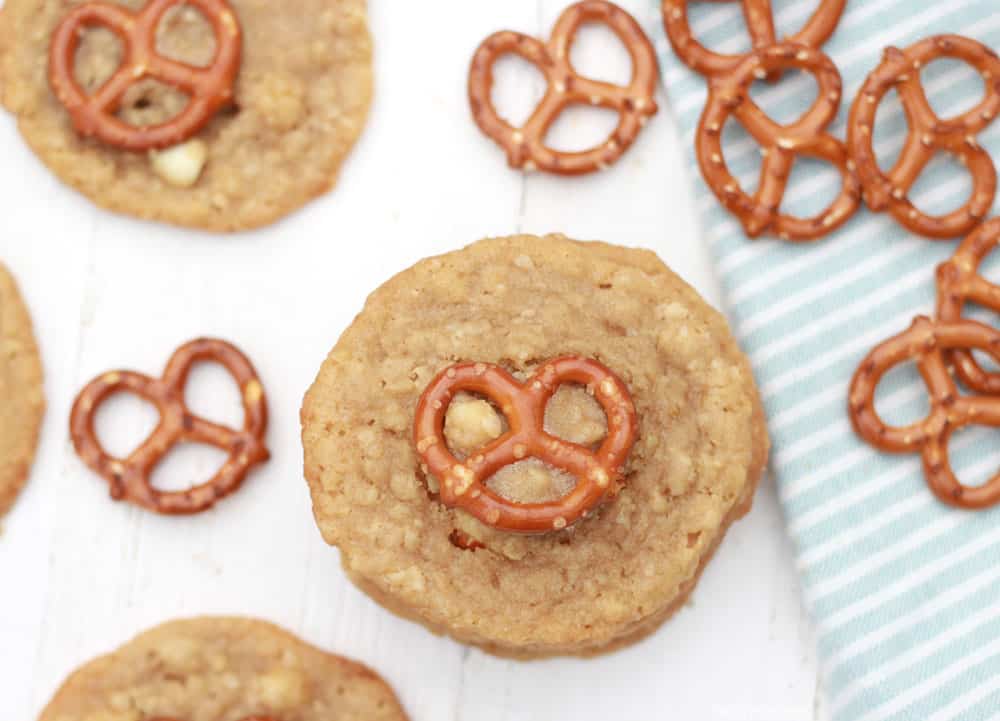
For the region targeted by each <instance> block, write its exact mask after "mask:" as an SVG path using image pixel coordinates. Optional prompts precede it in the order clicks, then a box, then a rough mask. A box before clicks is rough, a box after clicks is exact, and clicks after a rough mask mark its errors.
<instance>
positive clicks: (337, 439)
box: [302, 236, 768, 656]
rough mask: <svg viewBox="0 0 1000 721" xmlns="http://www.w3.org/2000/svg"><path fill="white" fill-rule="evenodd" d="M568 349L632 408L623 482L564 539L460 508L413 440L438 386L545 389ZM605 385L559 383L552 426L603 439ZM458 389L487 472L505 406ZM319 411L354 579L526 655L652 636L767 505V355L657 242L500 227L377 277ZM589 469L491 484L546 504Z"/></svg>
mask: <svg viewBox="0 0 1000 721" xmlns="http://www.w3.org/2000/svg"><path fill="white" fill-rule="evenodd" d="M566 355H575V356H581V357H585V358H590V359H593V360H596V361H598V362H599V363H601V364H603V365H604V366H605V367H607V368H608V369H610V371H612V372H613V373H614V374H615V375H616V376H617V377H618V378H620V379H621V381H622V382H623V384H624V386H625V387H626V388H627V390H628V393H629V394H630V396H631V399H632V400H633V402H634V405H635V411H636V417H637V421H638V438H637V440H636V442H635V444H634V445H633V446H632V447H631V450H630V453H629V456H628V459H627V461H626V462H625V464H624V467H623V468H621V471H622V474H621V475H622V480H621V483H620V485H617V486H615V487H614V488H613V489H611V490H610V492H609V493H608V496H607V498H606V499H605V500H604V501H603V503H602V504H601V505H599V506H598V507H597V508H596V509H595V510H593V511H591V512H590V513H588V514H587V515H586V516H585V517H583V518H581V519H580V520H578V521H577V522H575V523H571V524H568V525H567V526H566V527H564V528H563V529H562V530H558V531H551V532H548V533H532V534H527V533H514V532H510V531H504V530H500V529H499V528H496V527H492V526H490V525H486V523H484V522H481V521H479V520H476V519H474V518H473V517H472V516H471V515H470V514H468V513H466V512H465V511H463V510H460V509H458V508H455V507H447V506H445V505H444V503H442V502H441V500H442V496H443V494H442V493H441V491H442V488H441V483H442V479H440V478H437V477H435V476H434V474H433V473H429V472H427V470H425V468H427V465H426V464H423V466H424V467H422V459H421V454H422V453H424V452H425V451H426V443H427V442H425V441H423V439H420V440H416V441H415V438H414V435H413V424H414V420H415V418H414V416H415V413H416V410H417V405H418V400H419V399H420V397H421V395H422V394H423V393H424V391H425V389H426V388H427V387H428V385H429V384H431V383H432V381H433V380H434V379H435V378H439V377H440V376H439V374H441V373H443V374H444V377H448V373H449V370H448V369H449V367H450V366H452V365H453V364H456V363H467V362H471V363H473V364H481V366H480V369H481V370H483V372H484V373H485V372H492V371H488V369H487V368H488V367H487V365H486V364H495V365H497V366H499V367H501V368H503V369H504V370H506V371H507V372H508V373H510V374H512V375H513V377H514V379H515V380H516V381H517V382H520V383H523V382H524V381H526V380H528V381H529V385H530V384H532V383H533V382H534V381H533V380H531V379H533V378H544V377H545V368H546V366H547V365H551V364H550V363H549V362H550V361H552V360H553V359H555V358H557V357H561V356H566ZM473 368H475V366H473ZM536 373H540V375H537V376H536V375H533V374H536ZM595 392H596V393H598V394H599V393H601V392H603V390H602V389H601V388H598V389H594V388H588V387H584V386H583V385H578V384H572V383H570V384H567V385H563V386H561V387H560V388H559V389H558V390H557V391H556V392H555V395H554V396H553V397H552V399H551V400H550V401H549V404H548V407H547V410H546V411H545V419H544V428H545V431H546V432H547V433H549V434H551V435H552V436H554V437H557V438H558V439H562V440H565V441H568V442H571V443H574V444H577V446H580V447H585V448H591V449H594V448H597V447H598V446H599V445H600V444H601V443H602V442H603V441H602V439H603V438H604V436H605V435H606V432H607V428H608V423H607V418H606V416H605V413H604V411H603V410H602V407H601V405H599V404H598V403H597V402H596V400H595V395H594V394H595ZM448 402H449V403H450V405H449V406H448V407H447V410H446V413H445V416H444V420H443V435H444V438H445V439H446V442H447V446H448V449H449V451H450V452H452V453H454V454H455V456H456V457H458V458H464V459H467V460H466V461H465V462H466V463H467V464H468V467H475V464H476V461H477V456H478V455H481V453H482V452H481V451H479V450H477V449H482V448H484V447H488V446H489V444H491V443H500V442H502V439H503V438H504V434H505V433H506V432H508V430H510V429H508V425H509V424H508V418H507V417H506V415H505V413H504V412H502V410H501V408H499V407H498V405H497V403H496V400H495V398H489V397H482V396H479V395H478V394H477V393H475V392H472V393H464V392H463V393H457V394H455V395H454V396H453V397H451V398H450V400H449V401H448ZM605 407H608V406H605ZM508 410H509V409H508ZM302 423H303V445H304V448H305V474H306V478H307V479H308V481H309V486H310V489H311V492H312V497H313V508H314V512H315V516H316V520H317V523H318V525H319V527H320V530H321V531H322V533H323V536H324V538H325V539H326V540H327V541H328V542H329V543H331V544H334V545H336V546H338V547H339V548H340V550H341V553H342V558H343V563H344V567H345V569H346V570H347V572H348V574H349V575H350V577H351V578H352V579H353V580H354V581H355V582H356V583H357V584H358V585H359V586H361V587H362V588H363V589H364V590H366V591H367V592H369V593H370V594H371V595H372V596H373V597H375V598H376V599H377V600H379V601H380V602H381V603H383V604H384V605H386V606H388V607H389V608H391V609H392V610H394V611H396V612H398V613H400V614H402V615H405V616H407V617H411V618H414V619H417V620H419V621H422V622H423V623H425V624H426V625H427V626H429V627H430V628H432V629H434V630H437V631H442V632H447V633H450V634H451V635H453V636H454V637H456V638H458V639H460V640H462V641H466V642H469V643H475V644H478V645H481V646H483V647H485V648H487V649H488V650H491V651H494V652H499V653H504V654H511V655H519V656H531V655H549V654H562V653H574V654H577V653H589V652H595V651H599V650H605V649H607V648H609V647H610V646H612V645H617V644H619V643H623V642H627V641H630V640H633V639H635V638H637V637H639V636H641V635H643V634H645V633H647V632H649V631H651V630H653V629H655V628H656V626H657V625H658V624H660V623H661V622H662V621H663V620H665V619H666V618H667V616H669V615H670V613H671V612H672V611H673V610H675V609H676V608H677V607H678V606H679V605H680V604H681V603H683V601H684V599H685V598H686V597H687V595H688V594H689V593H690V592H691V590H692V588H693V587H694V584H695V583H696V581H697V578H698V575H699V573H700V572H701V570H702V568H703V567H704V565H705V564H706V563H707V561H708V559H709V557H710V556H711V554H712V552H713V551H714V550H715V548H716V547H717V545H718V544H719V542H720V541H721V540H722V537H723V535H724V534H725V531H726V529H727V528H728V527H729V525H730V524H731V523H732V522H733V521H734V520H735V519H737V518H739V517H740V516H742V515H743V514H744V513H746V512H747V510H749V507H750V502H751V499H752V496H753V493H754V490H755V488H756V485H757V482H758V479H759V477H760V475H761V472H762V470H763V467H764V464H765V462H766V458H767V452H768V439H767V434H766V430H765V425H764V417H763V412H762V408H761V404H760V401H759V398H758V394H757V389H756V386H755V384H754V380H753V377H752V375H751V372H750V367H749V364H748V362H747V359H746V358H745V356H744V355H743V354H742V352H741V351H740V349H739V348H738V347H737V344H736V341H735V340H734V338H733V336H732V335H731V333H730V331H729V328H728V326H727V324H726V321H725V320H724V319H723V317H722V316H721V315H720V314H719V313H717V312H716V311H714V310H713V309H712V308H710V307H709V306H708V305H707V304H706V303H705V302H704V301H703V300H702V299H701V298H700V297H699V296H698V294H697V293H696V292H695V291H694V290H693V289H692V288H691V287H690V286H688V285H687V284H686V283H684V281H682V280H681V279H680V278H678V277H677V276H676V275H674V274H673V273H672V272H671V271H670V270H669V269H668V268H667V267H666V266H665V265H664V264H663V263H662V262H661V261H660V260H659V259H658V258H657V257H656V255H654V254H653V253H651V252H649V251H645V250H633V249H627V248H620V247H615V246H611V245H606V244H603V243H580V242H576V241H572V240H569V239H567V238H565V237H563V236H548V237H545V238H538V237H534V236H516V237H511V238H497V239H491V240H484V241H481V242H479V243H476V244H474V245H472V246H469V247H468V248H465V249H464V250H460V251H457V252H453V253H449V254H447V255H443V256H440V257H436V258H430V259H427V260H424V261H422V262H420V263H418V264H417V265H415V266H414V267H412V268H410V269H409V270H406V271H404V272H403V273H400V274H399V275H397V276H396V277H395V278H393V279H392V280H390V281H389V282H388V283H386V284H385V285H383V286H382V287H381V288H379V289H378V290H376V291H375V292H374V293H373V294H372V295H371V297H370V298H369V299H368V302H367V304H366V306H365V309H364V311H363V312H362V313H361V314H360V315H359V316H358V318H357V319H356V320H355V322H354V323H353V325H351V327H350V328H349V329H348V330H347V331H346V332H345V333H344V334H343V336H342V337H341V338H340V341H339V342H338V343H337V345H336V347H335V348H334V349H333V351H332V352H331V353H330V356H329V357H328V358H327V360H326V362H325V363H324V364H323V366H322V368H321V370H320V372H319V376H318V378H317V379H316V382H315V384H314V385H313V387H312V388H311V389H310V390H309V392H308V393H307V394H306V397H305V402H304V405H303V408H302ZM418 446H421V448H418ZM488 455H489V453H487V456H488ZM461 476H462V474H458V476H457V477H458V478H461ZM453 481H454V479H452V480H451V481H448V480H446V481H445V482H448V483H450V482H453ZM576 482H577V481H576V478H574V477H573V476H571V475H569V474H567V473H565V472H560V471H556V470H555V469H553V468H552V467H550V466H547V465H544V464H542V463H540V462H538V461H537V460H536V459H532V458H530V457H528V458H525V459H524V460H522V461H520V462H518V463H515V464H513V465H508V466H506V467H504V468H503V469H501V470H500V471H499V472H497V473H496V474H495V476H493V477H492V478H491V479H489V480H488V481H487V483H486V485H487V486H488V487H489V489H490V490H491V492H493V493H495V494H497V495H499V496H502V497H503V498H504V499H507V500H508V501H513V502H515V503H521V504H528V503H546V502H551V501H553V499H559V498H560V497H561V496H564V495H566V494H567V493H569V492H570V491H571V489H572V488H573V487H574V485H575V484H576ZM459 490H460V491H461V489H459ZM473 491H475V492H478V491H477V490H476V489H473ZM487 521H488V519H487Z"/></svg>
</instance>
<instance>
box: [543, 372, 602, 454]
mask: <svg viewBox="0 0 1000 721" xmlns="http://www.w3.org/2000/svg"><path fill="white" fill-rule="evenodd" d="M545 431H546V433H549V434H550V435H553V436H556V437H557V438H562V439H563V440H565V441H570V442H571V443H578V444H580V445H581V446H587V447H588V448H590V449H591V450H595V449H597V447H598V446H600V445H601V443H602V442H603V441H604V439H605V438H606V437H607V435H608V419H607V417H606V416H605V414H604V408H602V407H601V404H600V403H598V402H597V401H596V400H595V399H594V397H593V395H591V393H590V392H589V391H588V390H587V389H586V388H584V387H583V386H581V385H577V384H576V383H567V384H564V385H562V386H560V387H559V389H558V390H557V391H556V392H555V393H554V394H553V395H552V398H550V399H549V404H548V405H547V406H546V407H545Z"/></svg>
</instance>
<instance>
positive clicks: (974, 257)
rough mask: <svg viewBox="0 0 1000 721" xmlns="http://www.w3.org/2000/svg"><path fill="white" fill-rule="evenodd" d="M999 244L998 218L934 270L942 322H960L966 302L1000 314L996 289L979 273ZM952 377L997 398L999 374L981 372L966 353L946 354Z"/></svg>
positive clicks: (969, 238)
mask: <svg viewBox="0 0 1000 721" xmlns="http://www.w3.org/2000/svg"><path fill="white" fill-rule="evenodd" d="M998 243H1000V218H993V219H992V220H989V221H987V222H986V223H983V224H982V225H980V226H979V227H978V228H976V229H975V230H974V231H973V232H972V235H970V236H969V237H968V238H966V239H965V240H964V241H963V242H962V244H961V245H959V246H958V249H957V250H956V251H955V254H954V255H953V256H952V257H951V258H949V259H948V260H947V261H945V262H944V263H942V264H941V265H939V266H938V269H937V317H938V319H939V320H941V321H944V322H949V323H950V322H955V321H958V320H960V319H961V318H962V311H963V310H964V309H965V304H966V303H967V302H971V303H975V304H977V305H980V306H983V307H984V308H989V309H991V310H994V311H996V312H998V313H1000V286H998V285H995V284H994V283H991V282H989V281H988V280H986V279H985V278H984V277H983V276H982V275H980V273H979V268H980V266H981V265H982V263H983V260H984V259H985V258H986V256H988V255H989V254H990V252H991V251H992V250H993V249H994V248H996V247H997V244H998ZM950 357H951V360H952V362H953V363H954V366H955V373H956V374H957V375H958V377H959V378H960V379H961V380H962V382H963V383H965V384H966V385H967V386H969V388H971V389H972V390H974V391H977V392H979V393H985V394H988V395H1000V373H997V372H990V371H987V370H984V369H983V367H982V366H981V365H979V363H978V362H977V361H976V359H975V357H974V356H973V355H972V353H970V352H969V351H968V350H967V349H964V348H958V349H955V350H953V351H951V352H950Z"/></svg>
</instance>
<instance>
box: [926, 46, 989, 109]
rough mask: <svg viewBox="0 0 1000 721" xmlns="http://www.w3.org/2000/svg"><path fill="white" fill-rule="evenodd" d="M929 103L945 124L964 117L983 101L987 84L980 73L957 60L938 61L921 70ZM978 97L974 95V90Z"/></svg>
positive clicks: (942, 59) (933, 61) (941, 59)
mask: <svg viewBox="0 0 1000 721" xmlns="http://www.w3.org/2000/svg"><path fill="white" fill-rule="evenodd" d="M920 82H921V84H922V85H923V87H924V94H925V95H926V96H927V102H929V103H930V104H931V107H932V108H934V112H935V113H937V115H938V117H939V118H941V119H942V120H947V119H948V118H955V117H957V116H959V115H962V114H964V113H966V112H968V111H970V110H972V109H973V108H974V107H976V106H977V105H979V104H980V103H981V102H982V101H983V95H984V94H985V93H986V84H985V82H984V80H983V77H982V76H981V75H980V74H979V71H978V70H976V69H975V68H974V67H972V66H971V65H969V64H968V63H966V62H964V61H962V60H956V59H955V58H938V59H936V60H932V61H931V62H929V63H927V65H925V66H924V67H923V68H921V69H920ZM973 89H975V90H977V91H978V95H971V94H970V93H971V92H972V90H973Z"/></svg>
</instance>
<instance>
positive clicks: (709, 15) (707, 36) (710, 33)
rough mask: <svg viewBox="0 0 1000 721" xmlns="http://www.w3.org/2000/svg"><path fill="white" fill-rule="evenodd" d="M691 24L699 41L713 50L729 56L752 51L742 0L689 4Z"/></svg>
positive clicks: (702, 0) (689, 21)
mask: <svg viewBox="0 0 1000 721" xmlns="http://www.w3.org/2000/svg"><path fill="white" fill-rule="evenodd" d="M688 23H689V24H690V26H691V31H692V33H693V34H694V37H695V38H696V39H697V41H698V42H699V43H700V44H701V45H703V46H704V47H706V48H707V49H709V50H712V51H714V52H717V53H725V54H726V55H737V54H738V55H742V54H744V53H746V52H749V50H750V33H749V31H748V30H747V24H746V20H745V19H744V15H743V9H742V7H741V3H738V2H706V1H705V0H701V1H699V2H689V3H688Z"/></svg>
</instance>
